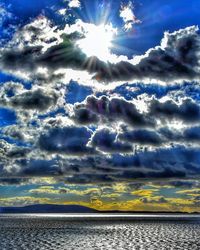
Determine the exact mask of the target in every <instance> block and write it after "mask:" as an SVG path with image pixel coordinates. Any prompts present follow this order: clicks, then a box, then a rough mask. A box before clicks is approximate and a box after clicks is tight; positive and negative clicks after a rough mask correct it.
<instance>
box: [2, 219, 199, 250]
mask: <svg viewBox="0 0 200 250" xmlns="http://www.w3.org/2000/svg"><path fill="white" fill-rule="evenodd" d="M80 217H81V219H80ZM80 217H79V216H78V217H75V216H73V215H71V217H70V216H69V215H67V216H62V215H60V216H55V215H54V216H53V215H52V216H45V215H39V216H35V215H23V216H16V215H9V216H5V215H4V216H0V249H1V250H7V249H12V250H15V249H16V250H18V249H19V250H23V249H24V250H27V249H30V250H36V249H37V250H43V249H45V250H46V249H47V250H57V249H59V250H65V249H66V250H72V249H74V250H75V249H80V250H81V249H82V250H87V249H89V250H90V249H104V250H106V249H112V250H115V249H116V250H118V249H119V250H126V249H130V250H139V249H141V250H142V249H144V250H145V249H147V250H154V249H155V250H158V249H159V250H167V249H181V250H200V219H199V217H198V216H197V217H193V218H192V219H191V218H190V217H181V216H179V217H180V218H179V217H177V218H174V217H171V218H170V217H169V216H166V218H164V220H163V219H162V218H161V217H162V216H160V218H157V219H156V216H154V218H150V217H148V216H146V218H144V219H142V217H137V216H136V217H134V216H132V218H131V217H129V218H126V217H124V218H123V216H119V218H114V219H111V220H109V219H108V218H107V219H106V218H103V216H102V217H99V218H90V217H88V216H87V217H85V218H84V217H83V215H81V216H80Z"/></svg>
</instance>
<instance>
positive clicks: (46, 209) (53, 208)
mask: <svg viewBox="0 0 200 250" xmlns="http://www.w3.org/2000/svg"><path fill="white" fill-rule="evenodd" d="M0 213H98V211H97V210H95V209H91V208H88V207H84V206H79V205H39V204H38V205H30V206H25V207H0Z"/></svg>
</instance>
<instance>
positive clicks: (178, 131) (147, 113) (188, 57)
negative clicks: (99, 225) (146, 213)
mask: <svg viewBox="0 0 200 250" xmlns="http://www.w3.org/2000/svg"><path fill="white" fill-rule="evenodd" d="M199 8H200V2H199V1H198V0H193V1H188V0H174V1H169V0H168V1H167V0H163V1H158V0H152V1H148V0H135V1H123V0H117V1H105V0H95V1H91V0H80V1H79V0H44V1H39V0H29V1H27V0H26V1H25V0H7V1H6V0H2V1H1V3H0V149H1V150H0V181H1V182H2V186H1V187H0V190H1V191H2V192H3V193H4V192H5V190H8V192H9V197H10V195H11V196H13V197H15V195H16V196H18V194H17V193H20V194H21V197H25V198H21V200H20V202H22V203H23V204H24V203H26V201H27V204H29V202H30V203H31V202H33V203H34V202H35V203H37V202H42V201H43V202H45V200H44V198H45V195H43V196H42V197H41V199H42V200H37V199H36V197H35V196H34V197H33V194H34V195H35V192H29V191H27V190H32V189H38V188H40V187H38V186H37V185H36V186H34V185H35V184H34V183H33V181H31V180H29V178H30V179H33V180H34V178H38V179H40V178H58V180H57V179H56V181H55V180H53V183H52V182H50V184H49V185H54V184H55V183H56V182H57V184H55V185H58V186H56V187H55V186H53V188H54V189H55V188H57V189H58V190H60V189H61V186H62V188H63V185H65V184H66V183H70V184H74V185H75V186H73V187H74V189H75V190H76V189H78V190H79V189H80V191H81V188H82V187H81V185H90V184H91V183H92V184H93V185H100V184H102V183H104V184H105V183H108V184H109V185H112V184H113V183H116V182H119V183H124V182H125V183H126V185H127V186H129V184H130V183H132V182H134V181H138V180H140V184H141V185H143V187H145V188H144V189H145V190H146V189H148V190H149V192H148V195H149V196H148V197H147V193H146V191H144V192H143V193H142V194H143V196H142V197H141V196H139V197H140V198H139V199H140V202H141V204H140V206H139V207H140V209H142V208H144V205H145V204H146V203H148V201H149V203H150V205H149V209H154V208H155V207H156V206H158V203H159V209H160V210H162V209H167V207H168V208H169V207H170V208H172V207H173V206H172V204H171V203H170V202H172V203H173V202H182V201H180V200H179V199H183V200H185V199H186V198H188V196H189V197H192V199H191V203H190V204H186V203H184V206H185V207H184V206H183V207H181V209H182V210H184V209H186V210H187V209H188V211H196V207H197V206H198V202H199V200H198V196H197V193H198V192H199V191H194V193H192V195H191V194H190V193H189V194H188V192H187V189H186V186H187V185H186V186H185V184H183V185H182V186H181V188H182V189H180V190H176V188H177V183H176V184H173V185H172V184H171V183H170V185H171V188H172V193H173V195H172V196H170V197H169V196H168V194H167V192H168V189H167V187H166V186H167V185H164V184H163V183H162V184H159V190H160V191H159V192H160V193H159V195H158V194H157V193H156V191H155V192H151V191H152V190H150V189H151V188H149V185H150V184H149V183H151V181H153V180H158V181H159V183H160V181H161V180H162V181H163V180H164V181H169V179H172V180H174V179H176V180H181V179H187V180H190V181H191V179H192V180H193V181H192V183H193V184H191V186H192V187H193V189H194V190H197V188H198V185H197V184H196V181H197V179H198V178H199V174H200V168H199V166H200V158H199V153H200V147H199V143H200V123H199V122H200V87H199V79H200V59H199V54H200V35H199V28H198V26H199V25H200V20H199ZM5 178H8V179H10V180H11V182H12V180H15V179H16V178H18V180H19V181H18V182H17V184H16V185H15V186H16V187H19V189H20V190H21V189H22V191H23V192H22V193H21V191H19V192H18V191H17V190H18V189H16V194H15V188H14V187H15V186H13V185H11V183H10V184H6V185H8V186H9V188H8V189H7V187H5V186H4V185H5V181H4V179H5ZM21 178H22V181H21V182H20V180H21ZM24 178H25V180H28V181H26V182H25V181H24ZM59 178H65V181H64V182H62V183H60V179H59ZM42 180H43V179H42ZM144 180H147V181H148V185H147V184H145V183H144ZM30 183H31V184H30ZM63 183H64V184H63ZM29 185H33V186H29ZM42 185H44V187H45V181H43V184H42ZM76 185H77V186H76ZM162 185H163V186H164V187H165V188H163V189H162V187H161V186H162ZM168 186H169V185H168ZM59 187H60V189H59ZM64 188H66V187H64ZM89 188H91V187H89ZM51 189H52V187H51V188H46V189H45V188H44V190H46V191H47V193H46V195H47V196H48V195H49V194H50V193H51V191H49V190H51ZM57 189H56V190H57ZM58 190H57V191H55V190H54V192H53V191H52V193H53V194H54V195H57V196H56V197H54V196H53V197H54V198H55V199H56V200H59V197H60V202H61V203H62V204H63V194H62V195H61V196H59V194H60V193H59V191H58ZM181 190H182V191H184V190H185V193H184V192H183V193H184V195H186V196H184V195H182V194H183V193H180V192H179V191H181ZM1 191H0V192H1ZM115 191H116V190H113V191H112V192H113V193H114V194H113V196H116V194H115ZM129 191H130V190H129ZM136 191H137V190H132V191H131V192H136ZM38 192H40V194H41V191H38ZM112 192H111V193H112ZM177 192H178V193H177ZM36 193H37V192H36ZM86 193H87V192H86ZM111 193H109V194H108V197H110V195H111ZM121 193H123V192H121ZM121 193H120V198H119V196H116V197H118V198H119V199H121V200H124V199H125V200H126V201H128V200H129V199H130V192H129V195H128V196H127V194H124V195H125V196H124V197H123V195H122V194H121ZM136 193H137V192H136ZM81 194H82V195H83V197H82V198H83V199H82V198H81V201H82V203H81V204H82V205H87V206H91V207H96V206H97V207H98V205H97V204H101V203H100V202H102V204H104V205H105V206H104V208H105V207H107V208H108V209H113V205H112V206H110V207H109V206H108V205H106V204H107V203H106V202H107V201H106V199H103V200H102V201H101V200H99V199H100V198H99V197H98V201H97V202H96V203H95V205H94V204H93V205H94V206H93V205H91V204H92V203H91V204H90V205H88V204H89V203H88V202H89V201H88V196H87V195H88V194H87V195H86V196H85V202H86V201H87V202H86V203H84V195H85V193H81ZM145 195H146V196H145ZM179 195H180V197H179ZM187 195H188V196H187ZM111 196H112V195H111ZM136 196H137V195H136ZM162 196H163V197H162ZM26 197H28V198H26ZM31 197H32V198H34V199H32V198H31ZM127 197H129V198H127ZM131 197H132V196H131ZM195 197H196V198H195ZM4 198H5V194H4V195H2V199H1V197H0V204H3V203H5V204H11V203H12V201H13V200H14V198H13V200H12V199H11V200H10V201H9V202H10V203H9V202H8V203H6V201H5V199H4ZM10 198H11V197H10ZM46 198H49V197H46ZM93 198H94V199H95V193H94V197H93ZM132 198H133V200H134V199H136V198H137V197H132ZM175 198H176V199H177V200H176V201H175V200H170V199H175ZM94 199H91V200H94ZM164 199H168V200H165V202H164ZM46 201H51V202H53V201H52V200H49V199H46ZM152 201H153V202H152ZM152 203H153V204H152ZM13 204H14V203H13ZM23 204H22V205H23ZM67 204H69V202H68V203H67ZM77 204H80V197H77ZM134 204H135V203H134ZM134 204H133V207H134V208H133V210H134V209H136V207H135V205H134ZM163 204H165V205H163ZM102 206H103V205H102ZM187 206H189V207H187ZM138 209H139V208H138ZM159 209H158V210H159ZM129 210H131V208H129Z"/></svg>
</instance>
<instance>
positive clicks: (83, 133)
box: [38, 127, 94, 155]
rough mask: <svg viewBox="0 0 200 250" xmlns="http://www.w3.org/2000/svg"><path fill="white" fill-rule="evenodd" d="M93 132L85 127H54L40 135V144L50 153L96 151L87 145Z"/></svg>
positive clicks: (77, 153)
mask: <svg viewBox="0 0 200 250" xmlns="http://www.w3.org/2000/svg"><path fill="white" fill-rule="evenodd" d="M91 135H92V132H91V131H90V130H89V129H87V128H85V127H63V128H52V129H50V130H49V131H47V132H44V133H43V134H42V135H40V137H39V141H38V146H39V148H40V149H41V150H44V151H47V152H49V153H61V154H68V155H83V154H89V153H94V150H93V149H92V148H90V147H88V146H87V143H88V141H89V139H90V137H91Z"/></svg>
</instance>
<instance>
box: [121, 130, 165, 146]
mask: <svg viewBox="0 0 200 250" xmlns="http://www.w3.org/2000/svg"><path fill="white" fill-rule="evenodd" d="M118 138H119V139H120V140H122V141H127V142H133V143H135V144H139V145H153V146H157V145H160V144H162V143H163V138H162V136H161V135H160V134H159V133H157V132H156V131H153V130H144V129H143V130H133V131H124V132H123V133H121V134H119V136H118Z"/></svg>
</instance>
